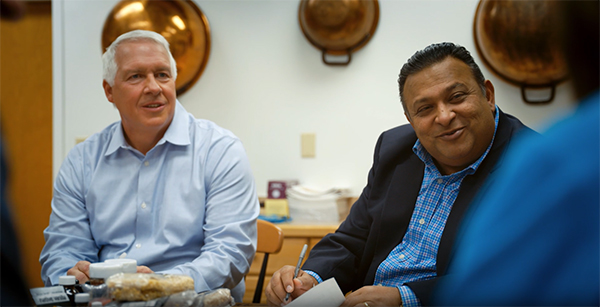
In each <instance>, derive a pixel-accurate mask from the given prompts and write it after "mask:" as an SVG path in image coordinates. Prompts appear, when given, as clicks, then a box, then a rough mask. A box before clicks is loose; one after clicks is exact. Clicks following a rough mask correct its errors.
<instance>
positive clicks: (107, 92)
mask: <svg viewBox="0 0 600 307" xmlns="http://www.w3.org/2000/svg"><path fill="white" fill-rule="evenodd" d="M102 87H103V88H104V95H106V99H108V101H110V102H112V103H114V101H113V95H112V86H110V84H108V82H106V80H102Z"/></svg>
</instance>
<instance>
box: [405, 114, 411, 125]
mask: <svg viewBox="0 0 600 307" xmlns="http://www.w3.org/2000/svg"><path fill="white" fill-rule="evenodd" d="M404 116H406V120H408V122H409V123H410V124H411V126H412V122H411V121H410V116H408V113H406V111H404Z"/></svg>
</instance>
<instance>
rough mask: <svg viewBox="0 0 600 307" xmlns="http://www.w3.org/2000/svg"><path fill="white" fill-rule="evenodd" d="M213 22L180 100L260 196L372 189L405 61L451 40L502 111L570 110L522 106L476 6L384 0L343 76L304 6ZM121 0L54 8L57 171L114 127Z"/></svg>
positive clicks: (536, 118) (397, 117)
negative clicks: (479, 25) (208, 126)
mask: <svg viewBox="0 0 600 307" xmlns="http://www.w3.org/2000/svg"><path fill="white" fill-rule="evenodd" d="M195 2H196V4H198V6H199V7H200V9H201V10H202V11H203V12H204V13H205V15H206V16H207V17H208V20H209V23H210V28H211V40H212V48H211V53H210V59H209V62H208V65H207V67H206V70H205V71H204V73H203V75H202V76H201V78H200V79H199V80H198V82H197V83H196V84H195V85H194V86H193V87H192V88H191V89H190V90H188V92H186V93H184V94H183V95H181V96H180V97H179V100H180V101H181V103H182V104H183V105H184V107H185V108H186V109H187V110H188V111H189V112H191V113H193V114H194V115H195V116H196V117H198V118H206V119H210V120H212V121H214V122H216V123H217V124H219V125H221V126H223V127H225V128H227V129H229V130H231V131H233V132H234V133H235V134H236V135H237V136H238V137H239V138H240V139H241V140H242V141H243V143H244V146H245V148H246V151H247V153H248V156H249V159H250V163H251V165H252V169H253V171H254V175H255V178H256V183H257V191H258V194H259V195H260V196H264V195H266V185H267V181H268V180H273V179H292V178H295V179H299V180H300V182H301V183H303V184H306V185H311V186H321V187H332V186H335V187H347V188H350V189H352V192H353V194H354V195H358V194H359V193H360V191H361V190H362V188H363V186H364V185H365V183H366V176H367V172H368V170H369V168H370V166H371V162H372V154H373V147H374V145H375V142H376V140H377V137H378V135H379V134H380V133H381V132H382V131H384V130H386V129H389V128H391V127H394V126H397V125H400V124H405V123H407V121H406V119H405V117H404V114H403V111H402V106H401V104H400V102H399V98H398V88H397V75H398V72H399V70H400V67H401V66H402V64H403V63H404V62H405V61H406V60H407V59H408V58H409V57H410V56H411V55H412V54H413V53H414V52H415V51H416V50H418V49H422V48H424V47H425V46H427V45H429V44H430V43H434V42H441V41H452V42H455V43H458V44H461V45H463V46H465V47H466V48H467V49H469V50H471V51H472V52H473V55H474V57H475V59H476V61H477V62H478V63H479V64H480V65H481V68H482V70H483V72H484V75H485V76H486V77H487V78H489V79H490V80H492V82H493V84H494V85H495V87H496V102H497V104H498V105H499V106H500V107H501V108H502V109H503V111H505V112H507V113H511V114H513V115H516V116H518V117H519V118H520V119H521V120H522V121H523V122H525V123H526V124H528V125H530V126H532V127H533V128H541V127H542V126H543V123H544V122H545V121H547V120H548V119H549V118H551V117H554V116H555V115H556V114H560V113H564V112H566V111H567V110H569V108H570V102H571V101H573V99H574V98H573V96H572V93H571V91H570V90H569V88H568V86H567V85H565V84H562V85H561V86H559V87H558V90H557V96H556V99H555V101H554V102H553V104H552V105H550V106H544V107H532V106H526V105H525V104H524V103H523V102H522V100H521V96H520V89H519V88H518V87H516V86H513V85H511V84H508V83H507V82H505V81H503V80H501V79H499V78H497V77H496V76H495V75H493V74H492V73H491V72H490V71H489V70H488V69H487V67H485V66H484V65H483V64H482V61H481V59H480V57H479V55H478V54H477V53H476V51H475V50H476V48H475V43H474V40H473V37H472V25H473V17H474V14H475V9H476V7H477V3H478V1H476V0H460V1H432V0H427V1H424V0H414V1H412V0H380V2H379V3H380V20H379V26H378V28H377V31H376V32H375V35H374V37H373V38H372V39H371V41H370V42H369V43H368V44H367V45H366V46H365V47H364V48H363V49H361V50H360V51H358V52H357V53H355V54H354V55H353V57H352V63H350V65H349V66H347V67H332V66H327V65H324V64H323V63H322V62H321V54H320V51H318V50H317V49H315V48H314V47H313V46H312V45H310V43H309V42H308V41H307V40H306V39H305V37H304V36H303V34H302V32H301V29H300V26H299V24H298V20H297V13H298V6H299V3H300V1H299V0H208V1H207V0H195ZM116 3H117V1H116V0H86V1H82V0H60V1H57V0H55V1H53V23H54V25H53V35H54V37H53V40H54V53H55V54H54V64H55V67H54V69H55V80H54V88H55V93H54V105H55V114H54V119H55V126H54V129H55V132H54V145H55V146H54V162H55V165H54V174H56V173H57V171H58V168H59V167H60V163H61V161H62V160H63V159H64V157H65V156H66V153H67V152H68V151H69V150H70V149H71V148H72V147H73V146H74V145H75V140H76V138H79V137H86V136H89V135H91V134H93V133H94V132H97V131H100V130H101V129H102V128H104V127H105V126H107V125H108V124H110V123H111V122H113V121H116V120H118V119H119V116H118V113H117V111H116V109H114V108H113V106H112V105H111V104H110V103H109V102H108V101H107V100H106V98H105V96H104V93H103V91H102V87H101V83H102V78H101V62H100V56H101V47H100V36H101V31H102V26H103V24H104V20H105V18H106V16H107V15H108V13H109V12H110V10H111V9H112V8H113V7H114V6H115V4H116ZM305 132H313V133H316V140H317V141H316V157H315V158H310V159H306V158H305V159H303V158H301V157H300V134H301V133H305Z"/></svg>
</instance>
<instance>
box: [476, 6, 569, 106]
mask: <svg viewBox="0 0 600 307" xmlns="http://www.w3.org/2000/svg"><path fill="white" fill-rule="evenodd" d="M552 9H553V7H552V1H522V0H481V1H480V2H479V5H478V6H477V11H476V13H475V20H474V25H473V35H474V38H475V45H476V46H477V51H478V52H479V54H480V55H481V57H482V58H483V60H484V62H485V64H486V65H487V66H488V67H490V68H491V69H492V71H494V72H495V73H496V74H498V75H499V76H500V77H502V78H504V79H505V80H507V81H509V82H511V83H513V84H516V85H519V86H521V94H522V97H523V100H524V101H525V102H527V103H532V104H536V103H547V102H550V101H552V99H554V92H555V88H556V85H557V84H558V83H560V82H562V81H563V80H565V79H566V78H567V67H566V63H565V62H564V59H563V58H562V54H561V51H560V48H558V46H557V45H556V43H555V42H556V39H555V35H556V33H553V32H552V31H551V29H552V27H551V26H550V25H551V24H552V22H554V21H553V20H552V14H551V13H552ZM548 87H549V88H551V93H550V97H549V98H548V99H541V100H531V99H529V98H528V97H527V94H526V90H527V89H528V88H534V89H536V88H537V89H539V88H548Z"/></svg>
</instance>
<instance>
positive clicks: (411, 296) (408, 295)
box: [398, 286, 421, 307]
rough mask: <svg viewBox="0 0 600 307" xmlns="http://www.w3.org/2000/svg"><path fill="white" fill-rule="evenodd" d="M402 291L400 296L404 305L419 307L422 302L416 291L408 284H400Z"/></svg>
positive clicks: (399, 288) (399, 289)
mask: <svg viewBox="0 0 600 307" xmlns="http://www.w3.org/2000/svg"><path fill="white" fill-rule="evenodd" d="M398 291H400V298H401V299H402V306H406V307H419V306H421V302H420V301H419V299H418V298H417V296H416V295H415V293H414V292H413V291H412V290H411V289H410V287H408V286H398Z"/></svg>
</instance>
